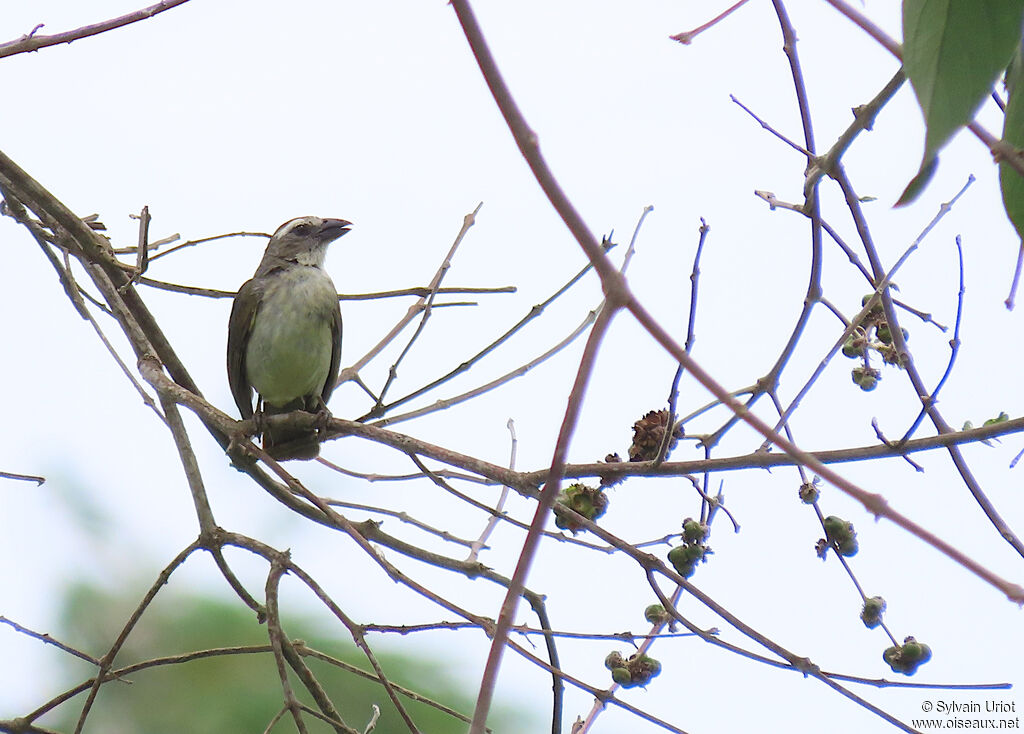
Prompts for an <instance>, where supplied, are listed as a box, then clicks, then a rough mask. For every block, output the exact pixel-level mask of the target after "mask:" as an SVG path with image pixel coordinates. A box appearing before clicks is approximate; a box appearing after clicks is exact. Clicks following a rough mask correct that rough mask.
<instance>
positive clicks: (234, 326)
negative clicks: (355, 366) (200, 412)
mask: <svg viewBox="0 0 1024 734" xmlns="http://www.w3.org/2000/svg"><path fill="white" fill-rule="evenodd" d="M351 226H352V223H351V222H346V221H345V220H344V219H321V218H320V217H298V218H296V219H292V220H291V221H288V222H285V223H284V224H282V225H281V226H280V227H278V229H277V231H276V232H274V236H273V237H271V238H270V242H269V243H268V244H267V250H266V252H265V253H264V254H263V259H262V260H261V261H260V264H259V267H257V268H256V274H255V275H253V277H252V279H250V280H248V281H246V282H245V283H244V284H243V285H242V287H241V288H239V290H238V295H237V296H235V302H234V304H233V305H232V307H231V318H230V319H229V321H228V383H229V384H230V385H231V394H232V395H233V396H234V398H235V404H236V405H238V410H239V411H240V412H241V414H242V418H243V419H245V418H252V417H253V415H254V413H253V396H252V393H253V390H255V391H256V393H257V394H258V395H257V402H256V417H257V428H259V427H260V423H259V419H260V418H261V417H262V416H266V415H274V414H278V413H289V412H291V411H293V410H305V411H308V412H311V413H318V414H326V411H327V400H328V398H330V397H331V392H332V391H333V390H334V383H335V382H336V381H337V379H338V367H339V364H340V362H341V309H340V308H339V307H338V294H337V291H336V290H335V289H334V283H332V282H331V278H330V276H328V275H327V273H326V272H325V271H324V258H325V256H326V255H327V246H328V245H329V244H331V242H333V241H334V240H336V239H338V238H339V237H341V236H342V235H344V234H346V233H347V232H348V231H349V228H350V227H351ZM263 448H264V450H265V451H266V452H267V453H268V454H270V455H271V456H272V457H273V458H275V459H277V460H279V461H283V460H285V459H314V458H316V457H317V455H319V453H320V443H319V440H318V436H317V431H316V429H309V430H301V429H278V430H275V431H271V430H269V429H267V430H264V431H263Z"/></svg>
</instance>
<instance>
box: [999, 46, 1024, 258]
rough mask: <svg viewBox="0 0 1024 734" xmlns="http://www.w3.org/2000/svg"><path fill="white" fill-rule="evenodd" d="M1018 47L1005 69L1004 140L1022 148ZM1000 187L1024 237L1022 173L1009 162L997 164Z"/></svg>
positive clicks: (1022, 78)
mask: <svg viewBox="0 0 1024 734" xmlns="http://www.w3.org/2000/svg"><path fill="white" fill-rule="evenodd" d="M1021 54H1022V51H1021V47H1020V46H1018V47H1017V53H1016V54H1014V57H1013V63H1011V64H1010V69H1009V71H1008V72H1007V73H1006V89H1007V91H1008V92H1009V93H1010V97H1009V99H1008V100H1007V102H1006V116H1005V118H1004V120H1003V140H1004V141H1006V142H1007V143H1009V144H1010V145H1012V146H1014V147H1015V148H1024V59H1022V58H1021ZM999 187H1000V188H1001V189H1002V191H1003V207H1004V208H1005V209H1006V215H1007V216H1008V217H1009V218H1010V221H1011V222H1013V226H1014V227H1016V229H1017V234H1018V235H1020V237H1021V238H1022V239H1024V177H1022V176H1021V175H1020V174H1019V173H1017V172H1016V171H1015V170H1014V169H1013V168H1012V167H1011V166H1010V165H1009V164H1008V163H1005V162H1004V163H1000V164H999Z"/></svg>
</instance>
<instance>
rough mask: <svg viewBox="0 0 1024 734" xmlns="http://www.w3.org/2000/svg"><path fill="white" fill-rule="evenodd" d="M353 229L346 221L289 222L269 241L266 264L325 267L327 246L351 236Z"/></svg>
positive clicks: (313, 219) (310, 219) (304, 219)
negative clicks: (297, 264) (277, 261)
mask: <svg viewBox="0 0 1024 734" xmlns="http://www.w3.org/2000/svg"><path fill="white" fill-rule="evenodd" d="M351 227H352V222H348V221H345V220H344V219H321V218H320V217H312V216H309V217H296V218H295V219H290V220H288V221H287V222H285V223H284V224H282V225H281V226H280V227H278V228H277V231H276V232H274V235H273V236H272V237H271V238H270V242H269V243H267V252H266V254H265V255H264V256H263V262H264V263H267V264H269V263H270V261H272V260H275V259H280V260H290V261H292V262H297V263H299V264H301V265H313V266H315V267H323V264H324V258H325V256H326V255H327V245H329V244H331V243H332V242H334V240H336V239H338V238H339V237H341V236H342V235H344V234H346V233H347V232H349V231H350V228H351ZM261 268H262V264H261Z"/></svg>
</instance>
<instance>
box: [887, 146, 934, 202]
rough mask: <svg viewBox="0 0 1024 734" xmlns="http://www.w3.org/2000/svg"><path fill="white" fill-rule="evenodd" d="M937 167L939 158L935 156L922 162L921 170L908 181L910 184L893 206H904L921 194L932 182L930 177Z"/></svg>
mask: <svg viewBox="0 0 1024 734" xmlns="http://www.w3.org/2000/svg"><path fill="white" fill-rule="evenodd" d="M938 167H939V157H938V156H937V155H934V156H932V157H931V158H926V159H925V160H924V161H922V162H921V170H920V171H918V172H917V175H916V176H914V177H913V178H912V179H910V183H908V184H907V188H905V189H903V193H902V194H900V198H899V199H897V200H896V204H895V205H894V206H905V205H907V204H909V203H910V202H912V201H913V200H914V199H916V198H917V197H918V196H920V195H921V192H922V191H924V187H925V186H927V185H928V182H929V181H931V180H932V176H934V175H935V171H936V169H937V168H938Z"/></svg>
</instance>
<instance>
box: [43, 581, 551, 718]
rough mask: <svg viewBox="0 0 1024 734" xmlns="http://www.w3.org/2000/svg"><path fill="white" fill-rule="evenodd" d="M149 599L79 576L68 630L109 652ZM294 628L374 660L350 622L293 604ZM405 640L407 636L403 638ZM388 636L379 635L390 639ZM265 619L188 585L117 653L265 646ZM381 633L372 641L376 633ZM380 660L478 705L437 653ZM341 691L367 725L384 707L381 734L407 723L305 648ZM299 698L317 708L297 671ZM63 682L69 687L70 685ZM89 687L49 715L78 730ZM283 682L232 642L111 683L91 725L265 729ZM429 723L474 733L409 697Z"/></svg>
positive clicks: (165, 598)
mask: <svg viewBox="0 0 1024 734" xmlns="http://www.w3.org/2000/svg"><path fill="white" fill-rule="evenodd" d="M136 604H138V599H131V600H129V599H124V598H119V597H116V596H114V595H111V594H109V593H107V592H104V591H102V590H101V589H99V588H97V587H96V586H91V585H80V586H77V587H75V588H73V589H71V590H69V592H68V594H67V597H66V599H65V600H64V604H63V615H62V616H63V624H62V625H61V627H62V630H61V632H60V634H59V637H60V639H62V640H64V641H66V642H67V643H68V644H71V645H73V646H74V647H76V648H78V649H81V650H84V651H86V652H89V653H90V654H93V655H96V656H100V655H102V654H103V652H105V651H106V650H107V649H109V646H110V644H111V643H112V641H113V640H114V639H115V638H116V636H117V635H118V633H119V631H120V629H121V627H122V626H123V625H124V623H125V621H126V620H127V619H128V617H129V616H130V614H131V612H132V610H133V609H134V607H135V605H136ZM283 617H284V619H283V627H284V631H285V634H287V635H288V637H289V638H290V639H291V640H292V641H293V642H295V641H297V640H300V639H301V640H304V641H305V643H306V645H307V646H308V647H309V648H312V649H315V650H318V651H320V652H323V653H326V654H328V655H330V656H332V657H335V658H338V659H341V660H344V661H345V662H348V663H351V664H354V665H356V666H358V667H359V668H361V669H363V670H371V667H370V664H369V662H368V661H367V659H366V657H365V655H363V654H362V653H361V652H359V651H358V650H357V649H356V648H355V646H354V645H353V644H352V643H351V641H350V640H347V641H346V640H345V639H344V636H346V635H347V631H346V630H345V629H344V627H343V626H342V625H341V624H340V623H339V624H338V626H337V628H334V629H330V630H329V631H327V632H325V630H324V625H322V624H319V623H314V622H313V621H312V620H311V618H309V617H308V616H306V617H303V616H301V615H296V614H288V613H287V612H285V613H284V614H283ZM402 639H403V640H404V639H406V638H402ZM379 640H380V638H379V637H377V640H376V641H377V642H378V643H379ZM268 644H269V641H268V636H267V627H266V625H261V624H258V623H257V620H256V615H255V613H253V612H251V611H250V610H249V609H247V608H246V607H244V606H243V605H242V604H241V603H240V602H238V601H237V600H236V599H224V600H221V599H214V598H210V597H203V596H198V595H189V596H183V595H182V594H180V593H176V592H174V591H173V590H167V589H165V590H163V591H161V593H160V594H159V595H158V596H157V599H156V601H155V602H154V604H153V605H152V606H151V607H150V608H149V609H147V610H146V612H145V614H143V616H142V619H141V620H140V622H139V624H138V626H137V627H136V629H135V630H134V631H133V632H132V634H131V636H130V637H129V638H128V641H127V644H126V645H125V646H124V648H123V649H122V651H121V653H120V654H119V655H118V657H117V659H116V664H115V668H122V667H124V666H126V665H129V664H133V663H137V662H140V661H145V660H151V659H154V658H160V657H165V656H175V655H180V654H182V653H188V652H192V651H196V650H205V649H213V648H226V647H235V646H238V647H243V646H266V645H268ZM371 645H373V641H372V640H371ZM374 647H375V649H374V652H375V654H376V655H377V658H378V660H379V661H380V664H381V666H382V668H383V670H384V671H385V673H387V675H388V677H389V679H390V680H391V681H392V682H393V683H397V684H399V685H403V686H405V687H407V688H410V689H412V690H414V691H416V692H418V693H419V694H421V695H423V696H425V697H427V698H429V699H431V700H433V701H436V702H440V703H443V704H444V705H446V706H449V707H451V708H453V709H455V710H456V711H459V712H461V713H463V714H467V715H468V714H471V713H472V707H473V695H472V692H471V691H466V690H461V689H460V688H459V687H458V686H457V685H456V684H455V683H454V682H453V676H451V675H449V674H448V673H447V672H446V670H445V668H444V666H443V665H442V664H440V663H439V662H437V661H431V660H424V659H422V658H416V657H414V656H410V655H396V654H394V653H393V652H385V653H381V652H379V651H378V650H377V649H376V647H379V644H378V645H376V646H374ZM303 659H304V661H305V663H306V665H307V666H308V667H309V668H310V669H311V670H312V672H313V673H314V675H315V676H316V677H317V679H318V680H319V681H320V684H321V685H322V686H323V688H324V689H325V690H326V692H327V694H328V696H329V697H330V698H331V700H332V701H333V702H334V705H335V707H336V708H337V710H338V712H339V713H340V715H341V716H342V717H343V718H344V720H345V723H346V724H348V725H349V726H351V727H352V728H354V729H357V730H359V731H363V729H364V728H365V727H366V725H367V723H368V722H369V720H370V718H371V716H372V706H373V705H374V704H376V705H377V706H379V707H380V710H381V715H380V719H379V721H378V722H377V726H376V728H375V729H374V730H373V731H374V733H375V734H398V733H399V732H408V731H409V730H408V728H407V727H406V726H405V724H404V723H403V721H402V720H401V718H400V716H399V714H398V712H397V711H396V710H395V708H394V705H393V704H392V703H391V701H390V700H389V699H388V697H387V694H386V693H385V691H384V689H383V687H382V686H381V685H380V684H378V683H376V682H374V681H371V680H367V679H366V678H364V677H361V676H358V675H356V674H354V673H351V672H347V671H344V670H341V669H339V668H338V667H336V666H334V665H332V664H330V663H327V662H324V661H321V660H317V659H314V658H312V657H310V656H306V657H304V658H303ZM67 660H68V663H67V675H66V681H65V683H66V688H70V687H72V686H73V685H75V684H76V683H80V682H82V681H84V680H87V679H89V678H90V677H91V675H92V666H90V665H89V664H88V663H85V662H84V661H80V660H78V659H76V658H73V657H71V656H68V658H67ZM291 681H292V687H293V690H295V691H296V695H298V696H299V698H300V700H302V701H303V702H304V703H306V704H308V705H310V706H311V707H312V708H314V709H315V708H316V706H315V704H314V703H313V701H312V699H311V697H310V696H309V694H308V693H307V692H306V691H305V690H304V688H303V687H302V684H301V683H300V682H299V681H298V679H297V678H296V677H295V676H294V675H292V676H291ZM64 687H65V686H64V684H62V689H63V688H64ZM84 701H85V694H80V695H78V696H76V697H74V698H72V699H71V700H70V701H69V702H67V703H65V704H64V705H63V706H61V707H60V708H58V709H57V710H56V712H54V714H53V715H50V716H48V717H44V719H43V720H42V722H41V723H43V724H44V725H47V726H50V727H53V728H56V729H58V730H61V731H72V730H73V729H74V725H75V722H76V721H77V719H78V717H79V714H80V712H81V708H82V704H83V703H84ZM282 701H283V696H282V691H281V682H280V679H279V677H278V672H277V666H276V663H275V661H274V657H273V654H272V653H271V652H269V651H268V652H250V653H243V654H226V655H216V656H212V657H207V658H202V659H197V660H191V661H188V662H182V663H175V664H167V665H158V666H154V667H149V668H146V669H144V670H138V671H136V672H133V673H131V674H130V675H128V676H126V680H124V681H120V682H119V681H111V682H109V683H107V684H105V685H104V686H103V688H102V689H101V690H100V694H99V696H98V698H97V700H96V703H95V705H94V707H93V709H92V711H91V712H90V714H89V718H88V721H87V726H86V729H85V730H86V731H94V732H104V734H122V733H123V734H137V733H139V732H145V734H181V733H182V732H211V733H212V732H216V733H217V734H235V733H236V732H237V734H259V733H260V732H263V731H264V730H265V729H266V727H267V725H268V724H269V723H270V722H271V721H272V720H273V718H274V717H275V716H276V715H277V714H278V712H279V711H280V710H281V708H282ZM402 703H403V705H404V706H405V707H406V710H407V711H408V712H409V714H410V715H411V717H412V718H413V720H414V721H415V723H416V725H417V726H418V727H419V729H420V731H423V732H430V733H431V734H448V733H449V732H451V734H456V733H458V734H463V732H465V731H466V728H467V724H466V723H465V722H463V721H460V720H459V719H457V718H455V717H453V716H451V715H449V714H447V713H445V712H442V711H439V710H438V709H436V708H434V707H431V706H429V705H427V704H424V703H420V702H417V701H413V700H411V699H408V698H405V697H402ZM305 723H306V725H307V728H308V731H310V732H333V731H334V730H333V729H332V728H331V727H329V726H328V725H327V724H325V723H323V722H321V721H319V720H317V719H316V718H315V717H312V716H306V717H305ZM489 723H490V726H491V728H492V729H493V730H495V731H498V732H502V731H525V730H529V729H530V728H531V727H529V726H525V724H526V721H525V720H523V719H521V718H520V716H518V715H515V714H512V713H511V712H509V711H508V710H507V709H506V710H501V709H497V710H495V711H493V712H492V715H491V717H490V722H489ZM272 731H274V732H294V731H296V727H295V723H294V721H293V720H292V718H291V716H290V714H288V715H285V716H283V717H281V719H280V721H278V722H277V724H276V725H275V726H274V728H273V729H272Z"/></svg>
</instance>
